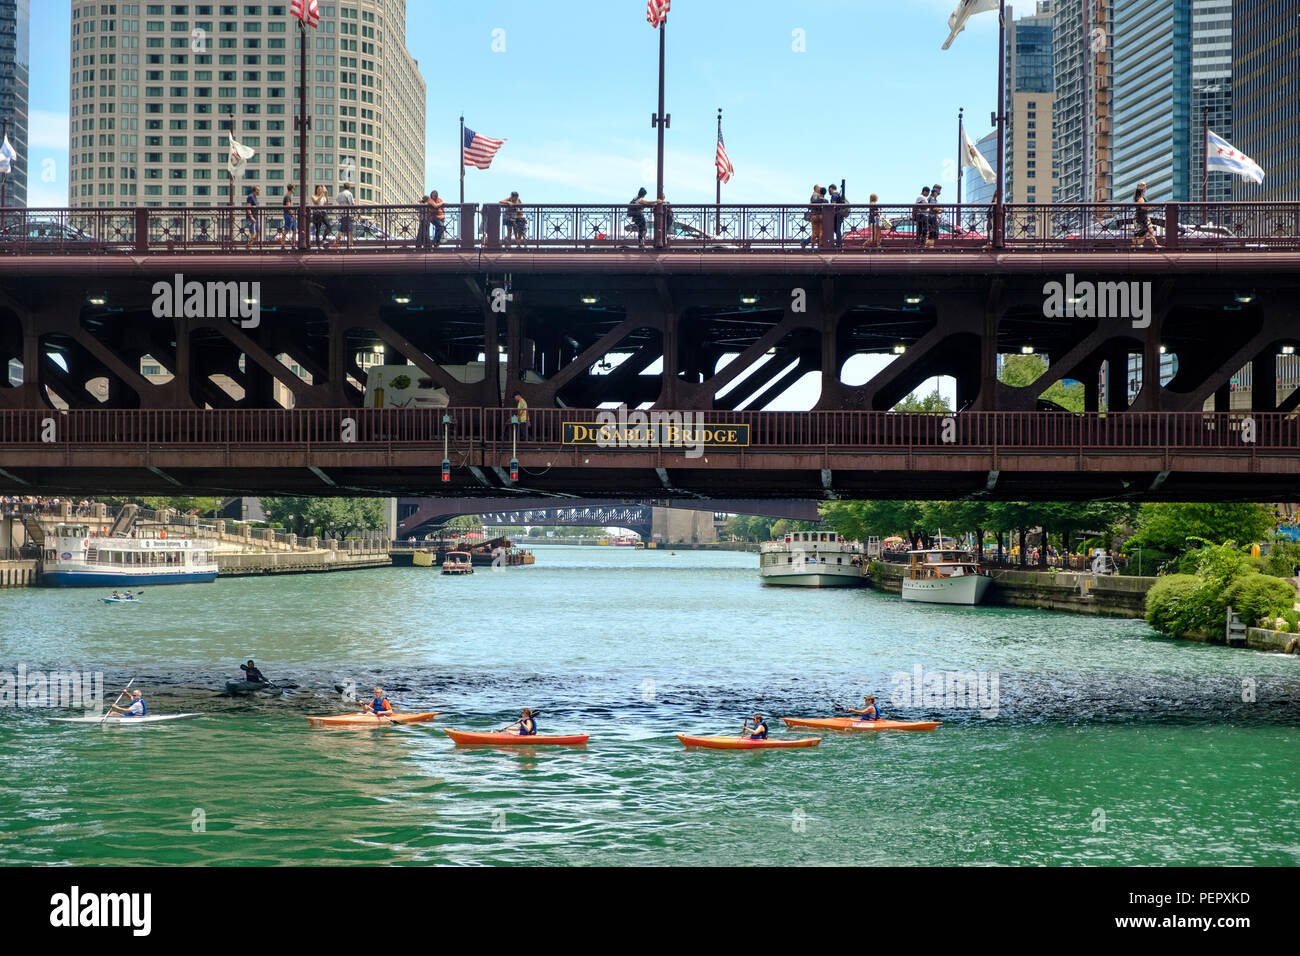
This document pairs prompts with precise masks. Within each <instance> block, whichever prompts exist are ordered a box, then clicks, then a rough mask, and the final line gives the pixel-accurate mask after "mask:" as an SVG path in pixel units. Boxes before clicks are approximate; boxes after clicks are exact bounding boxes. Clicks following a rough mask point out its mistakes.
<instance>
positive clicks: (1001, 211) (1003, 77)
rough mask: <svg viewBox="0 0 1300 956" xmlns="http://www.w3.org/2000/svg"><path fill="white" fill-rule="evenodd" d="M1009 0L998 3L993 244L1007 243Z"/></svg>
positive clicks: (998, 246) (1002, 244)
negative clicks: (1004, 187) (1005, 176)
mask: <svg viewBox="0 0 1300 956" xmlns="http://www.w3.org/2000/svg"><path fill="white" fill-rule="evenodd" d="M1006 87H1007V0H999V3H998V122H997V127H998V185H997V190H996V192H994V194H993V203H994V206H993V245H994V247H995V248H999V249H1000V248H1002V247H1003V246H1004V245H1005V244H1006V209H1005V207H1004V206H1003V199H1004V197H1003V195H1002V182H1003V176H1002V167H1003V163H1004V162H1005V160H1006V123H1007V89H1006Z"/></svg>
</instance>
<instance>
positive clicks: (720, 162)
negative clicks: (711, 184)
mask: <svg viewBox="0 0 1300 956" xmlns="http://www.w3.org/2000/svg"><path fill="white" fill-rule="evenodd" d="M716 162H717V166H718V180H719V181H720V182H724V183H727V182H731V176H732V174H733V173H735V171H736V169H735V167H734V166H732V165H731V160H730V159H728V158H727V147H725V146H723V145H722V130H718V158H717V160H716Z"/></svg>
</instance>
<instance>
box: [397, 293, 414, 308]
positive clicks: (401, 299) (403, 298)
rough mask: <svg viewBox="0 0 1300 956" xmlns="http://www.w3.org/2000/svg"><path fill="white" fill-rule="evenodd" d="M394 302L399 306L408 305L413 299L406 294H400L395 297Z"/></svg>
mask: <svg viewBox="0 0 1300 956" xmlns="http://www.w3.org/2000/svg"><path fill="white" fill-rule="evenodd" d="M393 301H394V302H396V303H397V304H398V305H408V304H409V303H410V301H411V297H410V296H409V295H407V294H406V293H404V292H399V293H397V294H396V295H394V296H393Z"/></svg>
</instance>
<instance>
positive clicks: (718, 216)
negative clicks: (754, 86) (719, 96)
mask: <svg viewBox="0 0 1300 956" xmlns="http://www.w3.org/2000/svg"><path fill="white" fill-rule="evenodd" d="M718 142H719V143H721V142H722V107H721V106H719V107H718ZM713 177H714V179H716V180H717V183H716V184H715V185H716V187H717V196H716V199H715V203H716V205H715V207H714V210H713V214H714V223H713V231H714V233H716V234H718V235H721V234H722V170H720V169H718V156H717V148H716V146H715V148H714V155H713Z"/></svg>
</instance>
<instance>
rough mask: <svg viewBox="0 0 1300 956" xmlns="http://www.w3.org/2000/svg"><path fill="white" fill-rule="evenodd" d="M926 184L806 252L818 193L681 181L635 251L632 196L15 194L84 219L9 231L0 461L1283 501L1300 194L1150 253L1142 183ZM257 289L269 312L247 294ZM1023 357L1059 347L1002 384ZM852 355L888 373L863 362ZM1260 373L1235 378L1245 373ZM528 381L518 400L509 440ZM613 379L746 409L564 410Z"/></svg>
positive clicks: (624, 386) (617, 487)
mask: <svg viewBox="0 0 1300 956" xmlns="http://www.w3.org/2000/svg"><path fill="white" fill-rule="evenodd" d="M909 210H910V207H903V206H890V205H888V204H884V205H882V212H883V214H884V215H885V217H886V218H887V219H892V220H893V225H892V227H891V228H890V229H889V230H887V232H886V233H885V236H884V238H883V240H882V245H881V247H880V248H878V249H876V248H867V247H866V235H865V234H864V233H863V231H862V229H861V228H860V227H861V226H862V225H863V220H864V217H865V215H866V212H865V209H864V207H860V206H854V207H851V208H850V210H849V216H848V219H847V221H846V222H845V224H844V225H843V231H844V233H845V236H844V242H843V245H842V246H841V247H837V246H835V244H834V243H833V237H832V236H831V234H830V233H831V228H832V226H831V222H832V220H833V217H831V216H823V217H822V221H821V235H819V236H817V239H818V240H819V242H817V243H812V242H810V243H809V248H804V247H803V241H804V240H809V239H811V238H812V236H811V232H812V229H813V227H812V225H811V224H810V222H809V220H807V219H805V218H804V217H805V214H806V212H807V207H806V206H804V205H802V204H799V205H787V206H718V207H714V206H698V207H678V208H677V209H676V210H674V217H673V223H672V224H671V225H670V224H669V223H668V222H667V221H666V220H665V219H664V217H663V216H662V214H658V215H659V220H658V222H657V223H656V225H658V226H659V227H660V228H659V229H658V230H657V231H656V233H655V241H654V242H653V243H652V245H651V247H650V248H648V249H647V250H646V251H644V252H642V251H639V250H637V249H636V247H635V244H632V245H631V246H629V244H628V241H627V236H626V235H625V225H626V223H625V222H624V220H625V218H626V217H625V215H624V213H625V210H624V208H623V207H622V206H613V207H611V206H535V207H526V209H525V214H526V216H527V217H528V222H529V227H528V241H527V242H526V244H525V245H524V246H523V247H522V248H519V247H517V246H514V245H510V246H507V241H506V238H505V237H504V235H503V234H502V231H501V224H500V217H499V210H497V209H496V207H492V206H485V207H482V208H479V207H476V206H465V207H459V208H452V209H449V211H448V217H449V218H448V223H449V230H448V237H447V241H446V242H445V243H444V245H443V246H441V247H439V248H429V247H427V246H426V245H424V244H423V243H422V240H421V234H420V220H419V211H418V210H417V209H416V208H415V207H366V208H365V209H363V210H361V211H359V212H358V216H359V217H360V220H364V222H365V228H364V229H361V228H360V227H359V231H358V233H357V234H356V235H355V237H354V242H353V244H352V248H351V249H350V250H349V249H347V248H346V247H342V248H340V247H332V248H328V249H320V250H313V251H311V252H309V253H299V252H296V251H295V252H284V251H282V250H277V249H276V248H275V247H274V246H273V245H263V246H260V247H259V246H258V245H256V244H255V245H254V246H253V248H252V250H251V251H244V244H243V242H242V241H241V239H242V238H246V237H243V236H241V234H240V232H239V230H240V228H242V226H241V223H242V222H243V215H244V213H243V212H242V211H240V212H238V213H236V214H235V215H233V216H232V214H231V213H230V210H229V209H226V208H219V209H194V208H181V207H167V208H148V209H125V210H117V209H89V210H75V211H70V210H34V211H15V210H6V211H4V212H3V213H2V214H0V215H3V216H4V217H5V218H6V223H7V225H6V228H5V229H3V230H0V234H3V235H4V236H6V237H12V236H14V235H22V234H23V231H22V225H23V223H26V224H29V225H30V224H31V223H32V222H35V221H38V220H45V221H49V222H57V223H59V224H61V225H63V226H66V227H67V229H69V230H75V232H72V233H68V232H58V233H57V234H56V238H55V239H49V238H46V239H38V238H32V239H30V240H14V239H12V238H6V239H4V240H3V241H0V367H4V366H8V367H9V368H10V369H11V376H10V377H8V378H5V379H3V380H0V415H3V417H2V418H0V482H2V483H3V486H4V487H5V489H7V490H21V489H23V488H35V487H40V488H48V489H50V490H52V491H53V490H56V489H57V490H63V491H71V490H73V489H77V490H79V491H84V492H91V491H97V492H101V493H102V492H104V491H109V490H113V491H133V490H134V491H144V490H148V491H150V492H154V491H168V492H172V491H174V490H175V489H177V488H186V489H195V490H197V489H209V490H211V491H213V492H214V493H231V494H238V493H244V492H252V491H261V492H263V493H271V492H274V491H277V490H283V491H289V490H296V491H298V492H303V491H306V492H309V493H325V494H345V493H347V494H356V493H373V494H391V493H403V494H414V495H429V494H450V495H453V496H467V495H472V496H483V495H496V494H504V495H520V496H536V495H538V494H541V495H562V494H568V495H582V496H586V497H602V498H603V497H612V498H638V499H639V498H646V497H673V498H690V497H701V498H707V497H710V496H726V497H728V498H743V497H755V498H780V497H792V498H807V497H809V496H817V497H829V496H835V495H840V494H844V495H857V494H885V493H889V494H900V493H902V494H907V495H908V496H934V497H953V496H959V495H962V494H982V495H993V496H1004V497H1090V496H1107V495H1128V496H1147V497H1167V498H1183V499H1197V498H1205V497H1210V498H1215V497H1253V498H1270V497H1277V498H1282V499H1285V498H1288V497H1295V491H1296V489H1295V487H1294V471H1293V464H1292V463H1293V460H1294V457H1293V456H1294V455H1295V454H1296V448H1297V442H1296V441H1295V435H1294V428H1295V425H1294V421H1293V417H1292V416H1293V413H1294V412H1295V411H1296V410H1297V408H1300V389H1297V388H1293V387H1290V385H1291V384H1292V382H1294V381H1295V378H1294V377H1293V373H1294V371H1295V363H1296V356H1297V349H1298V348H1300V203H1289V204H1288V203H1264V204H1252V203H1236V204H1209V205H1207V206H1201V205H1199V204H1197V205H1181V206H1180V205H1178V204H1168V205H1166V206H1163V207H1155V208H1153V209H1152V211H1151V217H1152V222H1153V223H1154V224H1156V231H1157V233H1158V234H1159V237H1160V240H1159V241H1160V248H1159V249H1158V250H1154V249H1150V248H1145V249H1134V248H1133V244H1132V238H1133V236H1132V231H1133V226H1132V207H1131V206H1129V205H1127V204H1110V205H1088V206H1077V205H1073V206H1054V205H1046V204H1044V205H1034V206H1010V205H1009V206H1005V207H1001V209H1000V210H999V211H997V214H996V215H995V214H994V213H995V210H994V209H993V208H992V207H960V208H958V207H944V208H943V209H942V210H941V211H940V215H941V217H943V221H944V223H946V224H947V225H946V226H945V228H944V230H943V233H942V234H943V238H941V239H940V240H939V243H938V248H937V249H934V250H922V249H919V248H918V247H917V246H916V245H915V243H914V242H913V241H911V240H910V239H909V237H908V234H907V227H908V225H909V222H908V216H909V215H910V212H909ZM14 217H20V218H22V221H21V222H19V223H17V224H16V225H15V224H14V223H9V222H8V221H9V220H10V219H13V218H14ZM990 217H991V218H992V220H993V222H992V228H991V229H990V228H989V227H988V226H987V223H988V222H989V220H990ZM11 226H15V228H16V231H15V228H10V227H11ZM985 232H988V234H987V235H986V234H985ZM263 234H266V233H265V232H263ZM816 246H820V248H816ZM178 277H179V278H178ZM178 282H179V283H180V284H181V289H182V290H184V289H186V288H189V287H190V286H189V283H201V284H204V283H212V284H213V287H214V288H217V290H218V292H219V295H217V296H216V299H217V300H219V302H218V303H217V304H221V303H225V304H226V305H227V306H229V308H226V309H224V310H223V309H217V310H216V311H213V309H212V308H210V306H212V305H213V301H214V300H211V299H205V297H204V296H202V295H199V296H197V297H190V296H188V294H187V295H186V296H184V297H181V296H178V297H176V298H177V299H178V301H176V302H171V300H170V298H169V297H168V296H166V293H167V291H168V290H169V289H175V288H176V284H177V283H178ZM239 283H249V285H248V286H245V287H244V291H243V293H241V291H240V286H239ZM253 283H257V285H256V286H253V285H252V284H253ZM1053 289H1055V290H1056V291H1054V292H1049V290H1053ZM222 290H224V291H222ZM211 291H212V290H211V289H209V292H211ZM227 294H228V295H227ZM241 295H242V297H243V298H248V299H249V300H250V302H251V303H252V304H254V305H256V310H257V311H256V317H255V320H251V321H250V320H248V319H241V318H240V317H239V316H238V315H236V313H237V311H238V306H239V305H240V304H241V303H240V302H231V301H227V300H228V299H229V298H230V297H234V298H239V297H240V296H241ZM180 298H184V299H185V301H184V302H181V301H179V299H180ZM169 304H170V305H171V306H179V308H170V307H169ZM232 315H233V316H235V317H234V318H232V317H231V316H232ZM379 350H382V352H383V361H384V362H385V363H386V364H402V365H407V364H409V365H410V366H411V367H412V378H414V379H421V380H424V381H423V382H422V384H427V387H428V388H429V389H430V390H432V389H434V388H437V389H440V390H441V394H442V395H443V396H445V398H444V400H445V401H447V402H449V404H450V408H449V409H448V410H447V411H446V414H447V415H448V417H449V418H450V419H452V420H451V421H450V422H448V423H447V424H445V425H444V423H443V421H442V416H443V414H444V413H443V412H442V411H432V412H427V411H426V412H420V411H416V410H414V409H366V410H363V409H361V408H360V406H361V405H362V404H363V398H364V385H365V381H366V375H367V373H366V367H367V365H368V364H369V363H368V362H367V360H366V358H365V356H367V355H374V354H376V353H377V352H378V351H379ZM1026 352H1033V353H1035V354H1039V355H1042V356H1043V357H1044V358H1045V359H1046V363H1047V371H1046V372H1045V373H1044V374H1043V375H1042V376H1041V377H1040V378H1039V379H1038V380H1036V381H1034V382H1032V383H1030V384H1008V383H1007V382H1004V381H1002V380H1000V378H999V368H1000V366H1001V363H1002V362H1003V360H1004V358H1005V357H1006V356H1008V355H1018V354H1022V353H1026ZM857 356H868V357H870V356H876V357H878V359H877V362H878V364H883V367H881V368H880V369H879V370H878V371H876V372H875V373H874V374H872V375H871V376H870V377H869V378H868V379H867V380H866V381H853V380H849V379H847V378H846V374H845V368H846V363H848V362H849V360H850V359H853V358H854V357H857ZM146 359H147V360H148V364H151V365H157V366H158V367H159V368H160V369H161V370H162V372H161V374H149V373H146V372H145V370H144V368H143V366H144V364H145V360H146ZM1243 371H1244V372H1245V373H1246V374H1247V375H1249V376H1250V377H1251V378H1252V379H1253V381H1254V382H1255V383H1256V384H1257V386H1258V387H1255V388H1253V389H1252V390H1251V391H1250V393H1249V399H1248V402H1243V401H1242V400H1241V399H1242V396H1243V395H1244V394H1245V393H1242V392H1235V393H1234V391H1233V388H1234V385H1233V383H1234V379H1235V378H1236V377H1237V376H1238V375H1240V374H1241V373H1243ZM935 376H950V377H951V378H952V379H954V380H955V382H956V398H957V407H958V408H959V409H960V410H961V411H960V414H958V415H957V416H955V419H954V421H955V425H954V426H952V427H946V426H944V427H945V428H946V431H944V432H943V434H944V435H945V436H946V438H945V439H944V440H940V432H941V430H943V429H941V426H940V425H939V424H938V423H937V421H930V420H929V419H925V418H911V417H908V416H897V415H893V414H892V413H890V412H889V409H891V408H892V407H893V406H894V405H895V404H896V403H898V402H899V401H900V400H901V399H903V398H905V397H906V396H907V395H908V394H910V393H911V392H913V391H915V390H916V389H917V388H918V387H920V386H921V385H923V384H924V383H925V382H926V381H928V380H930V379H932V378H934V377H935ZM1065 381H1077V382H1081V383H1083V389H1084V404H1085V408H1086V414H1084V415H1081V416H1073V415H1064V414H1062V413H1061V412H1059V410H1055V408H1056V407H1055V406H1053V405H1052V404H1051V403H1050V402H1049V401H1048V400H1047V399H1046V398H1044V395H1045V393H1046V391H1047V390H1048V389H1049V388H1050V387H1051V386H1052V385H1054V384H1056V383H1058V382H1065ZM798 382H804V383H808V382H813V383H815V386H816V394H817V398H816V402H815V406H814V408H813V410H812V411H811V412H808V413H766V412H763V411H761V410H762V409H765V408H767V407H770V406H771V405H772V404H773V402H774V401H776V400H777V398H778V397H779V396H781V395H782V394H783V393H784V392H786V391H787V390H788V389H790V388H791V387H792V386H793V385H794V384H795V383H798ZM1270 384H1273V385H1274V386H1275V387H1269V386H1270ZM516 390H518V391H519V392H521V393H522V394H523V396H524V397H525V398H526V399H527V401H528V403H529V405H530V406H531V417H532V421H531V422H530V426H529V428H528V429H527V432H526V433H525V435H524V436H523V438H524V440H523V441H521V442H520V443H519V445H518V447H517V449H512V448H511V447H510V444H511V442H510V439H511V437H512V436H513V429H512V426H511V424H510V421H509V416H510V412H509V410H508V409H507V408H503V406H509V405H511V404H513V403H512V401H511V396H512V395H513V393H514V392H515V391H516ZM286 404H287V405H291V406H292V408H291V410H286V409H284V408H282V407H281V406H282V405H286ZM618 404H623V405H626V406H628V407H630V408H637V407H641V408H647V407H649V408H653V409H656V410H666V411H668V410H670V411H674V412H681V413H687V412H693V413H702V414H703V415H704V416H705V419H706V420H708V421H711V422H713V421H716V422H728V421H742V420H743V421H744V422H746V423H748V424H749V425H750V426H751V432H752V436H751V441H750V444H749V445H748V446H746V447H744V448H743V449H736V448H732V449H712V450H710V451H709V452H708V453H706V454H704V455H702V456H700V457H698V458H696V457H690V456H687V455H684V454H680V453H678V452H677V451H675V450H674V449H671V448H667V449H663V448H660V449H649V448H640V449H637V448H613V449H611V448H576V447H573V446H566V445H565V444H564V442H563V441H562V439H563V434H562V424H563V422H565V421H569V422H576V421H591V420H592V419H593V417H594V416H595V414H596V410H597V409H599V408H601V407H609V406H611V405H618ZM584 409H585V410H586V411H583V410H584ZM345 420H351V421H353V422H354V424H355V427H354V428H352V429H350V430H349V431H348V432H347V433H346V434H345V432H344V426H343V424H342V423H343V422H344V421H345ZM954 429H955V430H954ZM954 436H955V437H954ZM1247 437H1249V440H1247ZM444 443H445V444H446V455H445V457H447V458H448V459H449V461H450V462H451V463H452V469H451V470H452V474H451V476H450V480H449V481H445V482H444V481H442V480H441V473H440V467H439V466H440V464H441V461H442V459H443V457H444ZM512 458H514V459H516V460H517V461H518V464H519V466H520V469H521V470H520V472H519V475H518V477H517V478H511V477H510V476H509V472H510V466H509V463H510V461H511V459H512Z"/></svg>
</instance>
